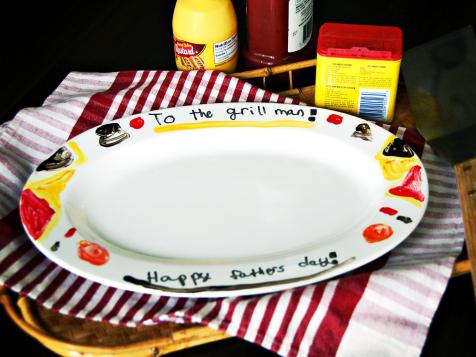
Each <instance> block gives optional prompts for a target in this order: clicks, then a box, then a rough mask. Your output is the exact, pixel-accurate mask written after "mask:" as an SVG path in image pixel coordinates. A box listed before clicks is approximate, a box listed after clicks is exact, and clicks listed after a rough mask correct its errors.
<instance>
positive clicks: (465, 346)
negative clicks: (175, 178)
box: [0, 0, 476, 356]
mask: <svg viewBox="0 0 476 357" xmlns="http://www.w3.org/2000/svg"><path fill="white" fill-rule="evenodd" d="M233 2H234V4H235V9H236V11H237V16H238V19H239V23H240V26H239V38H240V47H243V46H246V41H245V39H246V26H245V22H244V19H245V0H234V1H233ZM174 5H175V1H173V0H135V1H111V0H103V1H96V2H92V1H84V0H82V1H79V0H69V1H64V0H63V1H41V2H40V1H25V0H16V1H14V2H10V3H8V7H7V6H6V5H5V3H3V9H2V10H1V11H0V36H1V41H0V44H1V48H2V49H1V55H0V61H1V62H0V63H1V67H0V68H1V70H2V75H1V77H0V78H1V88H2V91H1V96H0V122H3V121H6V120H10V119H11V118H13V116H14V114H15V113H16V112H17V111H18V110H19V109H21V108H24V107H27V106H39V105H41V103H42V102H43V100H44V99H45V98H46V96H47V95H48V94H50V93H51V92H52V91H53V90H54V89H55V88H56V87H57V86H58V84H59V83H60V82H61V80H62V79H63V78H64V77H65V76H66V74H67V73H69V72H70V71H94V72H110V71H117V70H128V69H129V70H138V69H150V70H153V69H169V70H172V69H175V62H174V56H173V47H172V26H171V19H172V14H173V8H174ZM266 16H270V14H264V16H263V19H265V18H266ZM475 21H476V2H470V1H468V0H465V1H446V2H441V3H440V2H436V1H415V0H414V1H395V0H393V1H388V0H387V1H382V0H380V1H377V0H361V1H342V0H319V1H315V5H314V23H315V25H316V27H317V28H319V26H320V25H321V24H323V23H324V22H342V23H355V24H372V25H393V26H398V27H400V28H401V29H402V30H403V34H404V49H409V48H412V47H414V46H416V45H419V44H422V43H424V42H426V41H429V40H431V39H433V38H436V37H438V36H440V35H443V34H446V33H448V32H451V31H453V30H456V29H459V28H461V27H464V26H466V25H468V24H472V25H473V27H475ZM263 40H265V39H263ZM455 56H458V54H457V53H455ZM403 60H405V57H404V58H403ZM239 69H244V68H243V67H242V66H241V67H240V68H239ZM0 310H1V309H0ZM0 332H1V339H0V340H1V341H2V342H3V346H2V347H3V349H4V350H5V351H7V350H9V349H7V347H10V346H11V347H12V348H13V351H14V352H12V353H11V354H10V355H26V354H27V353H28V354H32V355H35V356H50V355H51V353H50V352H47V351H46V350H45V349H43V348H41V347H39V345H38V344H36V342H35V341H34V340H33V339H31V338H29V337H26V336H24V335H22V334H21V333H20V332H19V330H18V329H17V328H16V327H15V326H14V325H13V324H12V323H11V322H9V320H8V318H7V317H6V316H5V314H4V313H3V311H0ZM475 332H476V308H475V304H474V299H473V297H472V291H471V281H470V277H469V276H468V275H466V276H464V277H460V278H455V279H452V280H451V281H450V283H449V287H448V289H447V292H446V293H445V295H444V297H443V300H442V302H441V304H440V308H439V310H438V312H437V314H436V316H435V319H434V321H433V323H432V326H431V330H430V334H429V337H428V341H427V344H426V345H425V348H424V351H423V356H448V355H458V356H474V355H475V352H474V350H473V352H471V350H470V347H471V345H472V342H473V340H474V338H475ZM224 354H228V355H230V354H231V355H248V356H262V355H266V354H271V353H267V352H266V351H264V350H262V349H261V348H259V347H256V346H254V345H251V344H248V343H245V342H242V341H240V340H237V339H232V340H227V341H223V342H218V343H214V344H210V345H207V346H203V347H198V348H194V349H191V350H188V351H184V352H180V353H179V354H178V355H181V356H222V355H224Z"/></svg>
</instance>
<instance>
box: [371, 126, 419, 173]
mask: <svg viewBox="0 0 476 357" xmlns="http://www.w3.org/2000/svg"><path fill="white" fill-rule="evenodd" d="M395 138H396V136H395V135H391V136H390V137H389V138H388V139H387V140H386V141H385V143H384V144H383V145H382V147H381V148H380V149H379V151H378V152H377V154H376V155H375V159H376V160H377V161H378V162H379V164H380V167H381V168H382V173H383V177H385V179H386V180H389V181H394V180H398V179H400V178H402V177H403V175H404V174H405V173H407V172H408V171H409V170H410V169H411V168H412V167H413V166H415V165H417V164H418V160H417V158H416V156H414V157H397V156H384V155H383V154H382V152H383V150H384V149H385V148H386V147H387V146H388V145H389V144H390V143H391V142H392V141H393V140H394V139H395Z"/></svg>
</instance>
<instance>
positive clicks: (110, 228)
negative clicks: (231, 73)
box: [65, 128, 384, 260]
mask: <svg viewBox="0 0 476 357" xmlns="http://www.w3.org/2000/svg"><path fill="white" fill-rule="evenodd" d="M190 134H191V132H181V133H173V135H168V134H159V135H157V136H156V137H154V138H153V140H146V141H144V143H140V144H136V145H131V146H125V145H124V146H123V147H122V148H120V149H117V150H114V151H113V150H111V151H110V153H108V154H107V155H105V156H104V158H102V159H101V160H97V161H94V162H90V163H89V165H88V166H87V168H86V167H85V168H84V170H83V171H82V172H81V173H78V176H77V177H76V178H75V179H76V180H77V183H76V188H75V192H73V193H71V194H69V196H68V198H67V199H66V203H65V207H66V211H67V212H68V215H69V217H70V220H71V221H72V222H73V224H75V226H76V227H77V229H78V231H79V232H81V231H82V230H83V231H84V232H87V235H88V236H89V235H92V236H95V237H97V238H98V239H102V240H104V241H106V242H108V243H110V244H112V245H115V246H120V247H122V248H125V249H127V250H129V251H134V252H137V253H141V254H146V255H151V256H155V257H161V258H173V259H204V260H206V259H215V260H217V259H218V260H220V259H224V260H227V259H243V258H251V257H263V256H272V255H276V254H280V253H285V252H289V251H292V250H299V249H306V247H311V246H313V245H317V244H323V243H326V242H331V241H332V239H336V238H338V237H342V236H343V235H345V234H346V232H349V231H352V230H354V231H355V226H356V225H358V224H359V223H360V222H362V220H364V219H365V218H366V217H368V215H369V214H370V215H371V214H374V213H375V209H376V206H377V205H378V204H379V202H378V199H379V198H381V197H382V194H381V193H382V192H383V190H384V188H383V187H382V179H381V177H380V176H381V172H380V171H379V170H380V169H379V168H378V165H377V164H376V160H372V158H370V159H369V157H368V155H367V156H365V155H364V154H363V153H361V152H359V151H356V150H355V149H354V150H352V149H351V147H350V146H349V144H346V143H345V142H342V141H338V140H334V139H332V138H329V137H326V136H323V135H319V134H318V133H317V132H316V131H315V130H307V129H290V128H279V129H264V130H263V129H260V128H239V129H237V128H233V129H226V128H223V129H204V130H199V131H198V132H194V133H193V135H190ZM184 142H186V143H187V145H186V146H185V145H184V144H183V143H184ZM243 142H246V145H243ZM356 170H360V171H356ZM362 171H363V172H364V174H362ZM357 173H358V174H357ZM79 187H81V188H82V189H78V188H79ZM78 212H87V213H86V214H78Z"/></svg>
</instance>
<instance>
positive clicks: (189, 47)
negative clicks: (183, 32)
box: [174, 37, 206, 70]
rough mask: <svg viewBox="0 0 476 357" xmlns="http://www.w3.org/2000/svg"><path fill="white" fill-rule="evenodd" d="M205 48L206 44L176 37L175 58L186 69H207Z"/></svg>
mask: <svg viewBox="0 0 476 357" xmlns="http://www.w3.org/2000/svg"><path fill="white" fill-rule="evenodd" d="M205 48H206V45H205V44H199V43H191V42H187V41H183V40H179V39H178V38H175V37H174V51H175V59H176V61H177V63H179V62H180V64H181V65H182V68H183V69H185V70H193V69H205V60H204V56H203V55H204V52H205Z"/></svg>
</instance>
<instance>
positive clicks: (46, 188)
mask: <svg viewBox="0 0 476 357" xmlns="http://www.w3.org/2000/svg"><path fill="white" fill-rule="evenodd" d="M73 175H74V170H63V171H60V172H58V173H56V174H55V175H53V176H50V177H48V178H45V179H42V180H38V181H33V182H28V183H27V184H26V185H25V188H24V189H28V188H29V189H30V190H32V191H33V193H34V194H35V195H36V196H38V197H40V198H43V199H45V200H46V201H47V202H48V204H49V205H50V207H51V208H52V209H53V210H54V211H55V214H54V215H53V217H52V218H51V220H50V222H49V223H48V225H47V227H46V228H45V230H44V231H43V234H42V235H41V237H39V238H38V240H40V239H43V238H45V237H47V236H48V234H49V233H50V232H51V231H52V230H53V228H54V227H55V226H56V224H57V223H58V222H59V219H60V217H61V199H60V195H61V192H63V191H64V189H65V187H66V184H67V183H68V181H69V180H70V179H71V177H72V176H73Z"/></svg>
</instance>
